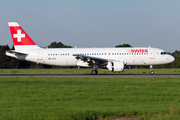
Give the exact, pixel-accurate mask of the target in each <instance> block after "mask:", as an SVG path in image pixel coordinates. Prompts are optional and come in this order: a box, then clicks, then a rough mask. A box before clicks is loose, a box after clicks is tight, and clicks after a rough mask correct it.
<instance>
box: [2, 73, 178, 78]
mask: <svg viewBox="0 0 180 120" xmlns="http://www.w3.org/2000/svg"><path fill="white" fill-rule="evenodd" d="M0 77H71V78H73V77H74V78H78V77H81V78H82V77H84V78H89V77H99V78H100V77H101V78H107V77H108V78H115V77H139V78H141V77H180V74H154V75H148V74H128V75H127V74H119V75H117V74H98V75H85V74H16V75H15V74H0Z"/></svg>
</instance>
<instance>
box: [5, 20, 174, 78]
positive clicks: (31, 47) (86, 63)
mask: <svg viewBox="0 0 180 120" xmlns="http://www.w3.org/2000/svg"><path fill="white" fill-rule="evenodd" d="M8 24H9V28H10V32H11V36H12V40H13V44H14V48H15V50H8V51H6V55H7V56H10V57H14V58H17V59H20V60H27V61H31V62H36V63H37V64H39V63H40V64H46V65H55V66H78V67H92V68H93V70H92V71H91V74H92V75H96V74H98V70H97V69H98V68H105V69H108V70H109V71H112V72H122V71H124V68H125V66H150V70H151V71H150V74H152V75H153V74H154V71H153V66H154V65H163V64H168V63H172V62H173V61H174V60H175V58H174V57H173V56H171V55H169V54H168V53H167V52H165V51H164V50H162V49H159V48H152V47H150V46H149V47H125V48H77V47H75V48H41V47H39V46H37V45H36V44H35V43H34V41H33V40H32V39H31V38H30V37H29V36H28V34H27V33H26V32H25V31H24V30H23V29H22V28H21V26H20V25H19V24H18V23H17V22H8Z"/></svg>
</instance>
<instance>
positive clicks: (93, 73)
mask: <svg viewBox="0 0 180 120" xmlns="http://www.w3.org/2000/svg"><path fill="white" fill-rule="evenodd" d="M98 67H99V66H98V65H94V66H93V70H92V71H91V74H92V75H97V74H98V71H97V68H98Z"/></svg>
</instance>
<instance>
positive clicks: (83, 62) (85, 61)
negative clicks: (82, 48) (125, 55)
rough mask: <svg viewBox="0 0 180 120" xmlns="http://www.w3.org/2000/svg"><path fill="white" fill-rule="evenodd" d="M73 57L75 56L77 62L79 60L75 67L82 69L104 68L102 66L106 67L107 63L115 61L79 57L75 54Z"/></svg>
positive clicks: (84, 56)
mask: <svg viewBox="0 0 180 120" xmlns="http://www.w3.org/2000/svg"><path fill="white" fill-rule="evenodd" d="M74 56H76V59H77V60H80V61H79V62H78V63H77V65H78V66H84V67H92V66H94V65H98V66H104V65H107V63H108V62H111V61H116V60H114V59H105V58H99V57H92V56H87V55H81V54H80V55H79V54H76V55H74Z"/></svg>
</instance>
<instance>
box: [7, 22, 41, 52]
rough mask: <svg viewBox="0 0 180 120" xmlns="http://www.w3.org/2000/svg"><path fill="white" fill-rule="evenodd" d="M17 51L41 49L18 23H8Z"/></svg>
mask: <svg viewBox="0 0 180 120" xmlns="http://www.w3.org/2000/svg"><path fill="white" fill-rule="evenodd" d="M8 24H9V29H10V32H11V36H12V40H13V44H14V48H15V50H28V49H41V48H40V47H38V46H37V45H36V44H35V43H34V41H33V40H32V39H31V38H30V37H29V36H28V34H27V33H26V32H25V31H24V30H23V29H22V28H21V26H20V25H19V24H18V23H17V22H8Z"/></svg>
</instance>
